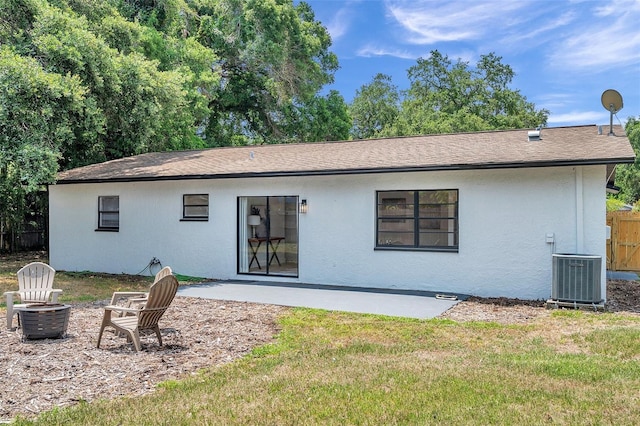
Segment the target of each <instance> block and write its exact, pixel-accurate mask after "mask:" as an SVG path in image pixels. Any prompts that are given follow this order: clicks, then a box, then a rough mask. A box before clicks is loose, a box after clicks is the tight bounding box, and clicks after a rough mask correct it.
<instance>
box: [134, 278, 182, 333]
mask: <svg viewBox="0 0 640 426" xmlns="http://www.w3.org/2000/svg"><path fill="white" fill-rule="evenodd" d="M177 291H178V280H177V279H176V277H174V276H173V275H167V276H165V277H163V278H160V280H159V281H158V282H156V283H154V284H153V285H152V286H151V288H150V289H149V297H148V298H147V301H146V302H145V305H144V308H142V310H141V311H140V313H139V314H138V328H139V329H146V328H153V327H155V326H156V325H157V324H158V321H160V318H162V315H164V313H165V311H166V310H167V308H168V307H169V305H171V302H172V301H173V298H174V297H175V296H176V293H177Z"/></svg>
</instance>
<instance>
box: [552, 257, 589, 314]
mask: <svg viewBox="0 0 640 426" xmlns="http://www.w3.org/2000/svg"><path fill="white" fill-rule="evenodd" d="M552 258H553V260H552V261H553V283H552V286H551V299H553V300H558V301H561V302H577V303H600V302H602V296H601V292H600V283H601V279H602V276H601V273H600V272H601V267H602V257H600V256H592V255H583V254H554V255H553V256H552Z"/></svg>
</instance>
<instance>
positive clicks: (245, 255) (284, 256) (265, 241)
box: [238, 196, 298, 277]
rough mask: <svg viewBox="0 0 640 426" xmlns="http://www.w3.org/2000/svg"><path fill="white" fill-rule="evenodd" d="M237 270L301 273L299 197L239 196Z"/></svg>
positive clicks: (284, 274) (262, 272) (260, 273)
mask: <svg viewBox="0 0 640 426" xmlns="http://www.w3.org/2000/svg"><path fill="white" fill-rule="evenodd" d="M238 273H240V274H259V275H279V276H294V277H297V276H298V197H297V196H273V197H238Z"/></svg>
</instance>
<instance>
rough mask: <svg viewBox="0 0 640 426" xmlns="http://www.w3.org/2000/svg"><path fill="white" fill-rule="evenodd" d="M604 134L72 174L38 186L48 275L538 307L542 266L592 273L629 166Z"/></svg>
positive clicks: (359, 146)
mask: <svg viewBox="0 0 640 426" xmlns="http://www.w3.org/2000/svg"><path fill="white" fill-rule="evenodd" d="M615 133H616V135H614V136H608V135H607V132H603V131H602V129H601V128H600V131H599V128H598V126H595V125H590V126H572V127H557V128H544V129H542V130H541V131H531V130H509V131H486V132H477V133H461V134H446V135H428V136H415V137H399V138H386V139H375V140H356V141H342V142H327V143H305V144H283V145H261V146H244V147H226V148H213V149H204V150H194V151H180V152H156V153H148V154H142V155H137V156H133V157H129V158H123V159H119V160H113V161H108V162H105V163H101V164H94V165H90V166H86V167H80V168H77V169H73V170H69V171H66V172H63V173H60V175H59V178H58V181H57V183H56V184H55V185H51V186H50V187H49V202H50V204H49V214H50V253H49V255H50V262H51V264H52V266H53V267H55V268H56V269H59V270H67V271H82V270H91V271H94V272H107V273H132V274H135V273H139V272H140V271H141V270H144V269H145V267H147V266H148V265H149V264H150V262H151V260H152V259H153V260H154V262H155V261H156V260H159V261H160V262H161V263H162V264H163V265H170V266H171V267H172V268H173V270H174V271H175V272H177V273H180V274H184V275H191V276H198V277H208V278H216V279H247V280H253V281H261V280H264V281H280V282H290V283H301V284H303V283H304V284H314V285H339V286H355V287H368V288H384V289H396V290H425V291H436V292H445V293H462V294H470V295H478V296H485V297H490V296H504V297H517V298H523V299H545V298H548V297H550V294H551V281H552V254H553V253H574V254H589V255H594V256H600V257H601V258H602V259H605V256H606V252H605V247H606V228H605V223H606V212H605V194H606V187H607V184H608V183H609V182H608V176H610V173H607V169H608V168H609V170H611V165H615V164H618V163H630V162H633V160H634V152H633V149H632V147H631V145H630V143H629V140H628V138H627V137H626V136H625V135H624V132H623V130H622V129H621V128H620V127H617V128H616V129H615ZM154 262H151V263H152V264H153V263H154ZM603 264H604V262H603ZM604 269H605V268H604V267H603V268H602V271H601V272H599V274H600V275H601V276H600V282H601V287H602V295H603V297H606V296H605V295H606V288H605V281H606V280H605V278H606V275H605V274H606V271H605V270H604Z"/></svg>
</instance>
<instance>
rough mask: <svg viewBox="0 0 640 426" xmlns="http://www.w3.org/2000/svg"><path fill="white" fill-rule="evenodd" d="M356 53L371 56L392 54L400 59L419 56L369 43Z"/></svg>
mask: <svg viewBox="0 0 640 426" xmlns="http://www.w3.org/2000/svg"><path fill="white" fill-rule="evenodd" d="M356 54H357V55H358V56H361V57H365V58H370V57H372V56H392V57H394V58H400V59H417V58H418V56H416V55H415V54H412V53H410V52H408V51H406V50H399V49H387V48H384V47H378V46H373V45H371V44H368V45H366V46H364V47H362V48H360V49H359V50H358V51H357V52H356Z"/></svg>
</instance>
